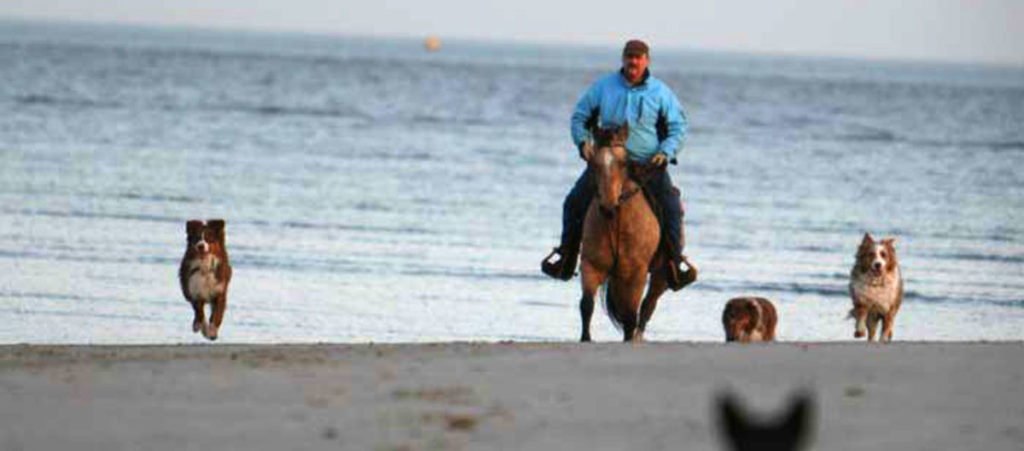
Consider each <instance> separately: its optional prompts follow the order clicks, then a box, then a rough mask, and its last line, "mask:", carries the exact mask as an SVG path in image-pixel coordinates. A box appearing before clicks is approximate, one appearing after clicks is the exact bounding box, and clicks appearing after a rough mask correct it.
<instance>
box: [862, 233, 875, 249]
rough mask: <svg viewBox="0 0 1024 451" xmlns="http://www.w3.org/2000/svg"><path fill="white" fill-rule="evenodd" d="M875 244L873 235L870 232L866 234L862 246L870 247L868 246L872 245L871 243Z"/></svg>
mask: <svg viewBox="0 0 1024 451" xmlns="http://www.w3.org/2000/svg"><path fill="white" fill-rule="evenodd" d="M874 242H875V239H874V238H871V234H870V233H868V232H864V239H863V240H861V242H860V245H861V246H864V245H868V244H871V243H874Z"/></svg>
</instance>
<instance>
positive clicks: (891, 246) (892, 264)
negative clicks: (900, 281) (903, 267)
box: [882, 238, 896, 271]
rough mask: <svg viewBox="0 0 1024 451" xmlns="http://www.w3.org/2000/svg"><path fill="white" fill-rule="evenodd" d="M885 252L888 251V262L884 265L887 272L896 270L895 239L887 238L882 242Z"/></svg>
mask: <svg viewBox="0 0 1024 451" xmlns="http://www.w3.org/2000/svg"><path fill="white" fill-rule="evenodd" d="M882 245H884V246H885V250H887V251H889V261H888V262H887V263H886V265H885V269H886V270H887V271H892V270H894V269H896V238H888V239H885V240H883V241H882Z"/></svg>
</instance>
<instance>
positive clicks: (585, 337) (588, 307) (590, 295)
mask: <svg viewBox="0 0 1024 451" xmlns="http://www.w3.org/2000/svg"><path fill="white" fill-rule="evenodd" d="M607 277H608V273H607V272H606V271H603V270H599V269H597V268H596V267H594V265H592V264H590V262H588V261H586V260H583V268H582V277H581V278H580V279H581V280H582V286H583V295H582V296H581V297H580V319H581V320H582V323H583V327H582V329H583V332H582V333H581V334H580V341H581V342H587V341H590V318H591V317H592V316H593V315H594V296H596V295H597V289H598V287H600V286H601V284H602V283H604V279H605V278H607Z"/></svg>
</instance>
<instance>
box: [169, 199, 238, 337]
mask: <svg viewBox="0 0 1024 451" xmlns="http://www.w3.org/2000/svg"><path fill="white" fill-rule="evenodd" d="M185 232H186V233H187V234H188V246H187V247H186V248H185V257H184V258H183V259H182V260H181V268H180V269H179V270H178V279H179V280H180V281H181V292H182V293H183V294H184V295H185V299H187V300H188V301H189V302H190V303H192V310H193V311H194V312H195V318H194V319H193V320H192V332H200V331H201V332H202V333H203V336H204V337H206V338H208V339H210V340H216V339H217V331H218V330H219V329H220V323H221V321H222V320H223V319H224V309H226V308H227V306H228V283H230V282H231V264H230V263H229V262H228V250H227V247H225V244H224V220H222V219H211V220H209V221H208V222H207V223H206V224H203V221H200V220H197V219H193V220H191V221H188V222H187V223H186V224H185ZM207 303H208V304H210V310H211V312H210V322H209V323H207V322H206V311H205V305H206V304H207Z"/></svg>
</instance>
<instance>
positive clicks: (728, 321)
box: [722, 297, 778, 343]
mask: <svg viewBox="0 0 1024 451" xmlns="http://www.w3.org/2000/svg"><path fill="white" fill-rule="evenodd" d="M776 322H778V315H777V314H776V313H775V306H774V305H772V303H771V301H769V300H767V299H765V298H758V297H742V298H733V299H730V300H729V302H728V303H726V304H725V310H724V311H723V312H722V327H724V328H725V341H726V342H730V341H739V342H742V343H749V342H752V341H774V340H775V323H776Z"/></svg>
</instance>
